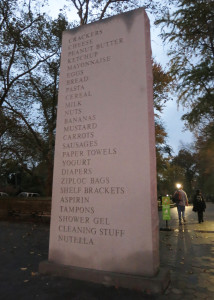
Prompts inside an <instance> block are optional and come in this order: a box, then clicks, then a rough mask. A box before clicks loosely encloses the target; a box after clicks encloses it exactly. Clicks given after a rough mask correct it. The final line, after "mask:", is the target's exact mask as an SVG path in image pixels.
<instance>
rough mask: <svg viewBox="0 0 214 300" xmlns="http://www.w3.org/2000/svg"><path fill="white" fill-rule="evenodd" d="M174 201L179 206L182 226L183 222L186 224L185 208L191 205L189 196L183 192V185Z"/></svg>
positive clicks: (174, 196) (175, 195) (179, 217)
mask: <svg viewBox="0 0 214 300" xmlns="http://www.w3.org/2000/svg"><path fill="white" fill-rule="evenodd" d="M173 200H174V202H175V203H176V205H177V211H178V219H179V225H182V220H183V222H184V223H185V222H186V218H185V207H186V206H188V205H189V203H188V198H187V194H186V193H185V192H184V191H183V189H182V185H180V186H179V188H178V190H177V191H176V192H175V193H174V195H173Z"/></svg>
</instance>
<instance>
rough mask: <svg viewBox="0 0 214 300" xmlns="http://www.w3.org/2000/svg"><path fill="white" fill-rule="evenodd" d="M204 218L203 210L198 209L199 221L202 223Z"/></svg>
mask: <svg viewBox="0 0 214 300" xmlns="http://www.w3.org/2000/svg"><path fill="white" fill-rule="evenodd" d="M202 220H203V211H198V223H201V222H202Z"/></svg>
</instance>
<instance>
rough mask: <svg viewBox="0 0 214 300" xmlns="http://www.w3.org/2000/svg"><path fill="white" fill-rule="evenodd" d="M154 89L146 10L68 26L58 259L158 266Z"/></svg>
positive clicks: (58, 152) (53, 249)
mask: <svg viewBox="0 0 214 300" xmlns="http://www.w3.org/2000/svg"><path fill="white" fill-rule="evenodd" d="M152 94H153V92H152V67H151V49H150V33H149V20H148V18H147V15H146V13H145V11H144V10H143V9H138V10H135V11H132V12H129V13H125V14H122V15H118V16H115V17H112V18H109V19H106V20H103V21H99V22H96V23H92V24H89V25H85V26H82V27H79V28H77V29H74V30H71V31H66V32H64V34H63V42H62V55H61V68H60V84H59V101H58V115H57V130H56V146H55V161H54V180H53V195H52V212H51V230H50V245H49V262H53V263H55V264H62V265H68V266H74V267H80V268H88V269H93V270H99V271H102V270H103V271H109V272H117V273H125V274H134V275H144V276H153V275H155V274H156V273H157V272H158V268H159V240H158V239H159V236H158V234H159V233H158V213H157V200H156V199H157V198H156V165H155V161H156V158H155V133H154V115H153V99H152Z"/></svg>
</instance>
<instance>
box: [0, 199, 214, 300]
mask: <svg viewBox="0 0 214 300" xmlns="http://www.w3.org/2000/svg"><path fill="white" fill-rule="evenodd" d="M186 215H187V221H188V222H187V224H185V225H181V226H179V225H178V220H177V211H176V208H172V209H171V216H172V219H171V220H170V221H169V227H170V229H171V230H170V231H165V230H163V229H165V227H166V223H165V221H162V220H161V212H160V229H161V230H160V263H161V267H167V268H169V269H170V274H171V283H170V285H169V287H168V289H167V290H166V291H165V293H164V294H163V295H145V294H142V293H141V292H138V291H131V290H126V289H118V288H117V287H110V288H109V287H104V286H100V285H97V284H91V283H86V282H81V281H77V280H71V279H65V278H57V277H50V276H44V275H41V274H39V273H38V265H39V263H40V262H41V261H43V260H47V258H48V243H49V224H48V223H44V222H36V223H35V222H23V221H21V220H18V219H17V220H14V219H13V220H9V221H1V222H0V266H1V269H0V299H1V300H10V299H11V300H13V299H21V300H31V299H40V300H44V299H50V300H52V299H53V300H55V299H56V300H57V299H60V300H62V299H63V300H67V299H71V300H98V299H100V300H102V299H104V300H107V299H109V300H115V299H124V300H128V299H130V300H133V299H134V300H135V299H136V300H138V299H139V300H140V299H157V300H162V299H169V300H172V299H173V300H177V299H182V300H188V299H189V300H192V299H207V300H213V299H214V256H213V254H214V204H212V203H208V204H207V210H206V213H205V222H204V223H202V224H198V223H197V216H196V214H195V213H194V212H192V207H191V206H189V207H187V210H186Z"/></svg>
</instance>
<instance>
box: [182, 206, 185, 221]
mask: <svg viewBox="0 0 214 300" xmlns="http://www.w3.org/2000/svg"><path fill="white" fill-rule="evenodd" d="M181 214H182V219H183V221H184V222H186V219H185V206H182V207H181Z"/></svg>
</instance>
